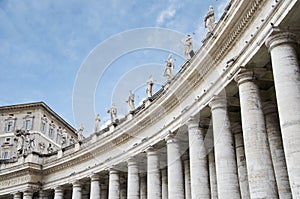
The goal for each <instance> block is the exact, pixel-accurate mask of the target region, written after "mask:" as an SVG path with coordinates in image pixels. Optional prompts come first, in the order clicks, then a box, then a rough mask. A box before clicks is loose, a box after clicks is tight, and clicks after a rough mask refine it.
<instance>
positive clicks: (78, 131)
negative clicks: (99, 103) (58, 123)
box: [76, 114, 99, 142]
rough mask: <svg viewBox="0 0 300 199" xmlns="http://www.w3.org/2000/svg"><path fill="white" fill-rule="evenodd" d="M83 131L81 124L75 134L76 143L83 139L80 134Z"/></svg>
mask: <svg viewBox="0 0 300 199" xmlns="http://www.w3.org/2000/svg"><path fill="white" fill-rule="evenodd" d="M98 115H99V114H98ZM83 130H84V127H83V124H80V126H79V129H78V130H77V132H76V133H77V136H78V141H80V142H81V141H82V140H83V139H84V137H83V134H82V132H83Z"/></svg>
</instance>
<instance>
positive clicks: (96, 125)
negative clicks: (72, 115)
mask: <svg viewBox="0 0 300 199" xmlns="http://www.w3.org/2000/svg"><path fill="white" fill-rule="evenodd" d="M100 122H101V118H100V115H99V114H97V116H96V118H95V126H94V132H98V131H100Z"/></svg>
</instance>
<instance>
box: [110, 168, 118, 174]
mask: <svg viewBox="0 0 300 199" xmlns="http://www.w3.org/2000/svg"><path fill="white" fill-rule="evenodd" d="M109 174H119V171H118V170H117V169H116V168H115V167H111V168H109Z"/></svg>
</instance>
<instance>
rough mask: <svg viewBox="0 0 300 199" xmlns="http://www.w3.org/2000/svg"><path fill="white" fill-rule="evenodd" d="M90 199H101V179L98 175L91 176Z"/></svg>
mask: <svg viewBox="0 0 300 199" xmlns="http://www.w3.org/2000/svg"><path fill="white" fill-rule="evenodd" d="M90 199H100V177H99V176H98V175H97V174H94V175H92V176H91V192H90Z"/></svg>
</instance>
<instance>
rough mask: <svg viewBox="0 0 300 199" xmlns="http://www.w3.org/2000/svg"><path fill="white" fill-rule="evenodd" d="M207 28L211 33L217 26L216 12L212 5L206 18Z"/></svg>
mask: <svg viewBox="0 0 300 199" xmlns="http://www.w3.org/2000/svg"><path fill="white" fill-rule="evenodd" d="M204 23H205V28H207V30H208V32H209V33H211V32H212V31H213V30H214V28H215V25H216V24H215V12H214V8H213V7H212V6H209V11H208V13H207V14H206V16H205V18H204Z"/></svg>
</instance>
